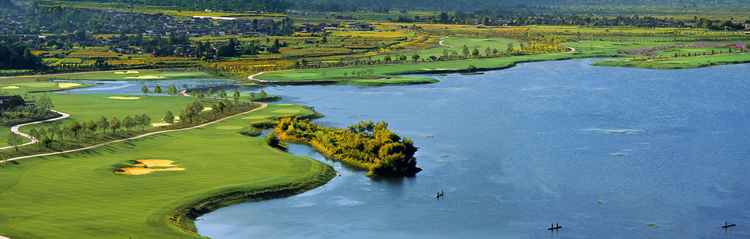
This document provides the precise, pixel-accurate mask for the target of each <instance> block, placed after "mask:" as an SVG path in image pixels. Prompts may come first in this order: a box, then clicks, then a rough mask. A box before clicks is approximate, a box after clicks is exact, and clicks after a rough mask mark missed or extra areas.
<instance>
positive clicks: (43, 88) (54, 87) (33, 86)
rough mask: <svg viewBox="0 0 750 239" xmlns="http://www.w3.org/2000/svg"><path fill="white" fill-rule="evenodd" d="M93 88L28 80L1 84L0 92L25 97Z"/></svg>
mask: <svg viewBox="0 0 750 239" xmlns="http://www.w3.org/2000/svg"><path fill="white" fill-rule="evenodd" d="M90 86H93V85H92V84H86V83H74V82H48V81H35V80H28V79H27V80H26V81H20V82H11V83H5V82H3V83H0V92H8V95H24V94H26V93H28V92H49V91H58V90H69V89H76V88H85V87H90Z"/></svg>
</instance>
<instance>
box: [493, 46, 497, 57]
mask: <svg viewBox="0 0 750 239" xmlns="http://www.w3.org/2000/svg"><path fill="white" fill-rule="evenodd" d="M492 55H493V56H495V55H497V48H492Z"/></svg>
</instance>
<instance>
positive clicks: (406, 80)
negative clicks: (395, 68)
mask: <svg viewBox="0 0 750 239" xmlns="http://www.w3.org/2000/svg"><path fill="white" fill-rule="evenodd" d="M436 82H439V81H438V80H435V79H432V78H424V77H398V78H392V79H377V80H345V81H339V82H337V83H338V84H345V85H362V86H386V85H414V84H429V83H436Z"/></svg>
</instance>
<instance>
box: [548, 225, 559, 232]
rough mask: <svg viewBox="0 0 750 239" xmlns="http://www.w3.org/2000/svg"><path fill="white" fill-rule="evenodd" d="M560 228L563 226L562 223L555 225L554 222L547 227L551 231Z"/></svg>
mask: <svg viewBox="0 0 750 239" xmlns="http://www.w3.org/2000/svg"><path fill="white" fill-rule="evenodd" d="M560 228H562V226H560V224H557V226H555V225H554V224H552V225H551V226H550V228H547V230H550V231H552V230H560Z"/></svg>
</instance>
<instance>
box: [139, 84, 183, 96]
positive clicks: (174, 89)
mask: <svg viewBox="0 0 750 239" xmlns="http://www.w3.org/2000/svg"><path fill="white" fill-rule="evenodd" d="M141 92H143V94H148V93H151V92H153V93H157V94H161V93H167V94H168V95H171V96H175V95H177V94H179V93H180V92H179V91H178V90H177V87H175V86H174V85H170V86H169V88H167V91H166V92H165V91H163V90H162V89H161V86H159V85H156V86H154V90H153V91H149V90H148V86H146V85H144V86H143V87H141Z"/></svg>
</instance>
